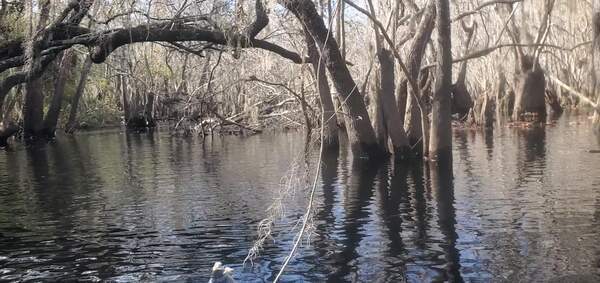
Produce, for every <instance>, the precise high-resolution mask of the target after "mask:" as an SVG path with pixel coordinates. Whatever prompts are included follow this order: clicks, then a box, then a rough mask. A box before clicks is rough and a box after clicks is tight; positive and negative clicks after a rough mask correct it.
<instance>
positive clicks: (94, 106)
mask: <svg viewBox="0 0 600 283" xmlns="http://www.w3.org/2000/svg"><path fill="white" fill-rule="evenodd" d="M81 102H82V103H81V105H80V106H79V115H78V122H79V126H80V127H81V128H90V129H95V128H101V127H107V126H116V125H119V124H120V122H121V115H122V110H121V109H119V108H118V107H117V105H118V101H115V100H114V99H111V98H110V97H105V98H96V97H92V98H90V97H85V96H84V97H83V99H82V101H81Z"/></svg>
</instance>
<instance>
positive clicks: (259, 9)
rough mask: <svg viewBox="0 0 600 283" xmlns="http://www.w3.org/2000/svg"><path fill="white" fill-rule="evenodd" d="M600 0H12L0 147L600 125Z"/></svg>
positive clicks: (359, 140)
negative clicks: (135, 136) (117, 137)
mask: <svg viewBox="0 0 600 283" xmlns="http://www.w3.org/2000/svg"><path fill="white" fill-rule="evenodd" d="M596 6H597V3H595V2H594V3H591V2H590V1H584V0H581V1H555V0H543V1H542V0H531V1H522V0H496V1H494V0H491V1H458V0H456V1H377V2H373V1H370V0H369V1H365V2H364V3H359V2H356V3H355V2H353V1H338V2H332V1H320V2H312V1H304V0H293V1H291V0H290V1H288V0H285V1H283V0H282V1H276V2H273V1H271V2H266V1H260V0H257V1H255V2H252V1H187V0H184V1H175V2H173V1H149V2H146V1H141V2H139V1H104V2H103V1H37V2H36V1H9V0H4V1H2V7H1V10H0V29H1V30H2V34H1V36H0V40H1V43H0V71H1V72H2V73H1V79H2V83H1V87H0V102H1V104H0V105H1V107H2V108H1V109H2V115H1V117H2V124H0V138H1V141H0V142H1V143H2V144H6V143H7V139H8V138H9V137H11V136H13V135H16V136H17V137H19V138H20V139H21V140H24V141H31V140H39V139H51V138H53V137H54V136H55V131H56V130H57V128H58V129H64V130H65V131H66V132H68V133H72V132H73V131H75V130H76V129H80V128H86V127H101V126H107V125H115V124H117V125H118V124H119V123H124V124H125V125H126V126H127V127H128V128H131V129H140V128H147V127H155V126H156V125H157V123H158V122H161V121H168V122H169V123H168V125H169V126H168V127H169V128H170V130H172V131H173V132H174V133H182V134H200V135H204V134H206V133H208V132H213V131H220V132H222V133H226V132H229V133H231V132H246V133H257V132H261V131H263V130H264V129H273V128H294V127H305V128H307V129H309V130H310V129H315V128H320V129H322V133H323V135H322V138H323V141H324V143H325V145H326V146H330V145H335V144H336V143H337V134H338V129H343V130H344V131H345V133H346V134H347V136H348V138H349V142H350V144H351V146H352V148H353V150H354V151H355V152H363V153H367V154H369V155H379V154H384V153H387V152H391V153H393V154H394V155H395V156H396V158H397V159H405V158H408V157H410V156H411V155H416V156H424V157H425V158H429V159H437V158H438V157H439V156H438V155H439V154H442V153H443V152H448V150H449V149H450V148H451V146H452V141H451V127H452V126H451V125H452V121H453V120H454V121H456V123H458V124H459V125H462V126H468V127H482V128H492V127H494V125H495V124H497V125H499V124H500V123H503V122H506V121H508V122H512V123H520V122H528V123H530V122H542V123H545V122H546V119H547V118H548V117H547V113H550V114H551V115H558V114H559V113H561V112H562V111H563V109H564V108H568V109H573V108H586V109H588V110H586V111H588V112H587V113H592V112H594V113H595V119H596V121H597V120H598V113H597V110H598V104H599V101H598V100H599V99H600V96H598V95H597V91H596V88H597V86H596V85H597V78H596V77H597V76H596V74H597V71H596V67H595V65H596V61H597V60H595V56H594V54H595V51H596V50H597V49H598V48H597V47H596V44H594V42H595V38H596V36H597V33H599V32H600V23H599V22H598V21H599V20H598V19H599V18H598V17H597V15H596V14H594V11H595V10H594V8H598V7H596ZM321 117H322V118H321ZM516 125H517V126H522V125H523V124H516Z"/></svg>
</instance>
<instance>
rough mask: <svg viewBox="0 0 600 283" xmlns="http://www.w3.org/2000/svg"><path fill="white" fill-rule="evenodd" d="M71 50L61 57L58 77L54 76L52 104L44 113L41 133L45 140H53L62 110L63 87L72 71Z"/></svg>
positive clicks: (72, 55)
mask: <svg viewBox="0 0 600 283" xmlns="http://www.w3.org/2000/svg"><path fill="white" fill-rule="evenodd" d="M74 55H75V54H74V51H73V50H67V51H65V53H64V54H63V56H62V59H61V61H60V65H59V70H58V75H57V76H56V78H55V79H56V81H55V84H54V95H53V96H52V102H51V104H50V108H48V112H47V113H46V118H45V119H44V125H43V129H42V132H43V134H44V135H45V136H46V137H47V138H54V136H55V131H56V125H57V123H58V116H59V115H60V110H61V109H62V102H63V97H64V93H65V85H66V84H67V81H68V80H69V77H70V75H71V71H72V69H73V57H74Z"/></svg>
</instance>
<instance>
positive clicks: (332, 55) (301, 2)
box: [280, 0, 383, 155]
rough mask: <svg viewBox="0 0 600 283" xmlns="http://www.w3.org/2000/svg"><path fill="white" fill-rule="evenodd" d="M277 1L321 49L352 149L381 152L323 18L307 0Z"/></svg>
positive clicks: (359, 97)
mask: <svg viewBox="0 0 600 283" xmlns="http://www.w3.org/2000/svg"><path fill="white" fill-rule="evenodd" d="M280 2H281V3H282V4H283V5H284V6H285V7H286V8H287V9H288V10H290V11H291V12H292V13H293V14H294V15H295V16H296V17H297V18H298V20H300V22H301V23H302V24H303V25H304V26H305V27H306V29H307V30H308V32H309V33H310V34H311V35H312V37H313V38H314V40H315V43H317V46H318V47H319V48H320V49H321V50H323V57H325V58H326V60H327V70H328V71H329V74H330V75H331V79H332V81H333V84H334V86H335V88H336V89H337V92H338V95H339V96H340V100H342V102H343V106H342V107H343V109H344V111H345V112H346V113H347V117H348V120H349V123H348V124H347V129H346V131H347V133H348V140H349V142H350V147H351V148H352V151H353V152H355V153H358V154H362V153H366V154H372V155H379V154H381V153H382V152H383V149H381V148H380V147H379V146H378V145H377V141H376V138H375V131H374V130H373V127H372V126H371V120H370V119H369V114H368V112H367V108H366V106H365V103H364V101H363V97H362V95H361V94H360V91H359V89H358V87H357V85H356V82H355V81H354V79H353V78H352V76H351V75H350V71H349V70H348V67H347V66H346V62H345V60H344V59H343V58H342V55H341V53H340V49H339V47H338V44H337V42H336V40H335V39H334V38H332V37H331V35H330V33H329V31H328V30H327V28H326V27H325V24H324V23H323V19H322V18H321V17H319V15H318V14H317V10H316V9H315V5H314V4H313V2H312V1H308V0H280Z"/></svg>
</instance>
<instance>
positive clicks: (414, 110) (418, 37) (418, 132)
mask: <svg viewBox="0 0 600 283" xmlns="http://www.w3.org/2000/svg"><path fill="white" fill-rule="evenodd" d="M435 16H436V5H435V3H434V2H433V1H429V4H428V5H427V7H426V8H425V13H424V14H423V16H422V18H421V22H420V23H419V26H418V28H417V32H416V34H415V36H414V39H413V42H412V44H411V46H410V52H409V53H408V54H409V55H408V64H407V69H408V72H409V74H410V76H411V77H412V79H413V80H414V81H418V78H419V71H420V69H421V61H422V60H423V56H424V55H425V49H426V48H427V43H428V42H429V40H430V39H431V33H432V32H433V28H434V26H435ZM417 95H418V94H416V93H414V90H410V88H407V94H406V102H404V101H402V98H403V97H402V96H400V97H398V108H399V109H401V107H402V108H406V114H405V115H404V128H405V129H406V133H407V136H408V142H409V144H410V145H411V147H413V152H414V154H416V155H421V154H422V152H423V140H424V139H423V129H422V123H421V122H422V121H421V120H422V119H421V110H420V107H419V103H420V101H415V96H417ZM418 99H419V100H420V99H422V96H420V95H419V97H418ZM404 105H406V106H404Z"/></svg>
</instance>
